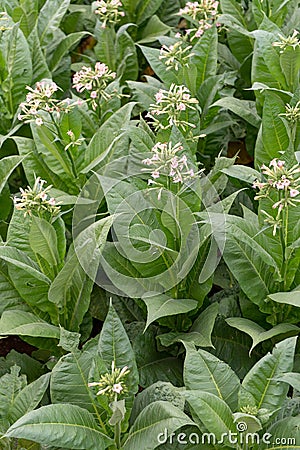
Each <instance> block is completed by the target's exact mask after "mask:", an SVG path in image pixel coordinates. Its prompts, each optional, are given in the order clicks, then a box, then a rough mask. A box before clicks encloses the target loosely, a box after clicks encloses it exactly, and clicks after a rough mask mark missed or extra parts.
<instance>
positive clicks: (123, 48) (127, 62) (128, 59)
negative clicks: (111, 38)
mask: <svg viewBox="0 0 300 450" xmlns="http://www.w3.org/2000/svg"><path fill="white" fill-rule="evenodd" d="M127 28H128V25H124V26H123V27H121V28H120V29H119V30H118V32H117V36H116V44H115V53H116V55H118V56H117V65H118V75H119V76H121V78H122V79H124V80H126V81H127V80H136V79H137V77H138V72H139V64H138V59H137V52H136V47H135V44H134V42H133V40H132V38H131V36H130V35H129V33H128V32H127V31H126V30H127Z"/></svg>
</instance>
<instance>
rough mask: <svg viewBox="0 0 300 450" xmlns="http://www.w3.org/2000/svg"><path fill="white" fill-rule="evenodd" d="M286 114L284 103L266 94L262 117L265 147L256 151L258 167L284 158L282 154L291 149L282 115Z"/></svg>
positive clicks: (272, 95)
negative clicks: (272, 160) (275, 159)
mask: <svg viewBox="0 0 300 450" xmlns="http://www.w3.org/2000/svg"><path fill="white" fill-rule="evenodd" d="M282 113H285V107H284V103H283V101H282V100H281V99H280V98H279V97H278V96H277V95H276V94H274V93H272V92H270V91H269V92H268V93H266V97H265V102H264V109H263V117H262V143H263V147H258V148H256V150H257V151H256V150H255V162H256V164H257V165H261V164H262V163H267V162H268V161H271V159H273V158H279V157H282V155H281V154H280V152H286V151H287V150H288V147H289V137H288V134H287V131H286V128H285V125H284V123H283V121H282V120H281V118H280V114H282Z"/></svg>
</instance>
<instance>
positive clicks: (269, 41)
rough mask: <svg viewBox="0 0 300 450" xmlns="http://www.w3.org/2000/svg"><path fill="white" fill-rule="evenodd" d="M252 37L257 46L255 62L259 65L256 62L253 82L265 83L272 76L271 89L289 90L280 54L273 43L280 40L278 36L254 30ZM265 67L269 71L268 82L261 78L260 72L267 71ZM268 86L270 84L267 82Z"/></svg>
mask: <svg viewBox="0 0 300 450" xmlns="http://www.w3.org/2000/svg"><path fill="white" fill-rule="evenodd" d="M252 35H253V36H254V37H255V40H256V46H255V48H254V61H257V64H255V62H254V67H253V81H258V82H262V83H264V82H265V81H267V80H268V78H269V76H270V78H271V80H272V81H273V85H271V87H276V88H278V89H285V90H288V89H287V86H286V81H285V77H284V74H283V72H282V68H281V65H280V60H279V55H278V52H277V50H276V48H275V47H274V46H273V42H275V41H276V40H278V37H277V34H275V33H274V32H268V31H264V30H254V31H253V32H252ZM264 66H266V68H267V71H268V72H269V76H268V74H267V80H265V79H263V78H262V77H261V76H260V71H262V72H264V71H265V70H266V69H265V67H264ZM266 84H269V83H268V82H267V83H266Z"/></svg>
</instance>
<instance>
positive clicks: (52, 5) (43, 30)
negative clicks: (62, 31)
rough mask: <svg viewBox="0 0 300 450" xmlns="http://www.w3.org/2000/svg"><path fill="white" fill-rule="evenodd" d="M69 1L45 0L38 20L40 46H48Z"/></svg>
mask: <svg viewBox="0 0 300 450" xmlns="http://www.w3.org/2000/svg"><path fill="white" fill-rule="evenodd" d="M69 5H70V0H47V1H46V2H45V4H44V6H43V7H42V9H41V11H40V14H39V18H38V35H39V38H40V42H41V46H42V47H44V46H45V45H47V44H49V42H50V41H51V40H52V38H53V36H54V33H55V31H56V29H57V28H58V27H59V24H60V22H61V20H62V18H63V16H64V15H65V13H66V12H67V9H68V7H69Z"/></svg>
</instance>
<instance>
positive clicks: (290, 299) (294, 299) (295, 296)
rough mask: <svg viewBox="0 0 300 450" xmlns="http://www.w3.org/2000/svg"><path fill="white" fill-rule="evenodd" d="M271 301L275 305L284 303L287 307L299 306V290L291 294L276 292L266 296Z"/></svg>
mask: <svg viewBox="0 0 300 450" xmlns="http://www.w3.org/2000/svg"><path fill="white" fill-rule="evenodd" d="M268 297H269V298H270V299H271V300H273V301H274V302H277V303H285V304H287V305H293V306H297V307H299V306H300V290H299V289H297V290H294V291H291V292H277V293H276V294H272V295H269V296H268Z"/></svg>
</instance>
